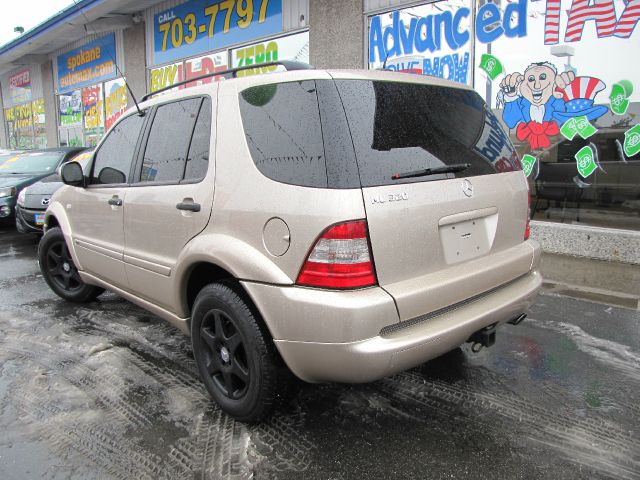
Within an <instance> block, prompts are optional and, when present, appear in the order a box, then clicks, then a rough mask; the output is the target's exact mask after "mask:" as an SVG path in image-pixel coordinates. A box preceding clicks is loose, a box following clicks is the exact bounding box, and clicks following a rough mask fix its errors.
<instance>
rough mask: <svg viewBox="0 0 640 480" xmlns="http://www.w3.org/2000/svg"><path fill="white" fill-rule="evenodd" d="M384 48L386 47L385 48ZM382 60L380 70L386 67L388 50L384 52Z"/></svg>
mask: <svg viewBox="0 0 640 480" xmlns="http://www.w3.org/2000/svg"><path fill="white" fill-rule="evenodd" d="M385 50H386V48H385ZM384 53H385V54H384V62H382V70H386V69H387V59H388V58H389V52H384Z"/></svg>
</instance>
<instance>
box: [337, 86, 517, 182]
mask: <svg viewBox="0 0 640 480" xmlns="http://www.w3.org/2000/svg"><path fill="white" fill-rule="evenodd" d="M335 83H336V85H337V87H338V91H339V93H340V97H341V99H342V102H343V105H344V108H345V112H346V114H347V120H348V123H349V129H350V131H351V135H352V137H353V145H354V147H355V151H356V158H357V161H358V168H359V172H360V180H361V182H362V186H365V187H366V186H376V185H387V184H396V183H406V182H420V181H428V180H440V179H445V178H453V177H454V176H462V177H468V176H473V175H485V174H491V173H496V172H500V171H510V170H514V169H515V168H517V167H518V165H519V163H518V160H517V156H516V153H515V150H514V148H513V146H512V144H511V142H510V141H509V138H508V136H507V134H506V133H505V132H504V129H503V128H502V126H501V124H500V122H499V121H498V119H497V118H496V117H495V116H494V115H493V114H492V113H491V112H489V111H488V109H486V108H485V104H484V102H483V101H482V99H481V98H480V96H479V95H478V94H477V93H475V92H473V91H468V90H462V89H457V88H449V87H442V86H432V85H421V84H409V83H398V82H378V81H376V82H373V81H362V80H339V81H336V82H335ZM459 163H469V164H471V166H470V168H468V169H467V170H465V171H464V172H460V173H456V174H453V173H450V174H439V175H433V176H428V177H414V178H406V179H401V180H392V179H391V176H392V175H393V174H394V173H404V172H410V171H415V170H423V169H427V168H437V167H443V166H446V165H452V164H459Z"/></svg>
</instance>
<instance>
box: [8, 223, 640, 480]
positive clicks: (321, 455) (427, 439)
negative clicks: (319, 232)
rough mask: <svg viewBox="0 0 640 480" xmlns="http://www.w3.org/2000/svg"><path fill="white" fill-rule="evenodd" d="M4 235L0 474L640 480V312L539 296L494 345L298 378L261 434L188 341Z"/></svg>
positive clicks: (25, 241) (20, 239) (33, 244)
mask: <svg viewBox="0 0 640 480" xmlns="http://www.w3.org/2000/svg"><path fill="white" fill-rule="evenodd" d="M36 250H37V239H36V238H35V237H30V236H23V235H20V234H18V233H17V232H15V230H14V229H12V228H10V227H2V226H0V479H3V480H8V479H31V478H37V479H108V478H116V479H136V480H139V479H147V478H149V479H159V478H171V479H174V478H175V479H179V478H198V479H201V478H202V479H204V478H211V479H227V478H233V479H236V478H239V479H245V478H256V479H298V478H304V479H305V480H312V479H334V480H343V479H344V480H346V479H369V478H372V479H373V478H384V479H393V478H403V479H404V478H419V479H427V478H438V479H439V478H479V479H485V478H486V479H498V478H499V479H516V478H535V479H537V478H549V479H551V478H553V479H583V478H584V479H587V478H588V479H591V478H619V479H640V312H638V311H637V310H636V311H634V310H630V309H621V308H616V307H611V306H607V305H603V304H598V303H591V302H588V301H584V300H578V299H574V298H570V297H563V296H557V295H552V294H543V295H541V296H540V297H539V299H538V301H537V302H536V304H535V305H534V306H533V307H532V308H531V311H530V317H529V319H528V320H526V321H525V322H524V323H522V324H521V325H520V326H517V327H514V326H507V327H504V328H502V329H501V330H500V331H499V333H498V336H497V342H496V345H495V346H493V347H492V348H490V349H485V350H482V351H481V352H480V353H478V354H474V353H472V352H471V351H470V350H469V348H468V346H465V347H463V348H462V349H459V350H456V351H454V352H452V353H450V354H447V355H445V356H444V357H441V358H439V359H436V360H434V361H431V362H429V363H426V364H424V365H423V366H421V367H419V368H416V369H414V370H411V371H408V372H405V373H402V374H399V375H396V376H393V377H389V378H385V379H383V380H381V381H378V382H375V383H372V384H367V385H338V384H330V385H301V386H300V389H299V392H298V394H297V396H296V397H295V398H294V399H293V400H292V402H291V403H290V404H289V405H287V406H286V407H283V408H281V409H279V410H278V411H277V412H276V413H275V414H274V416H273V417H272V418H271V419H270V420H269V421H268V422H265V423H263V424H260V425H255V426H247V425H245V424H242V423H239V422H235V421H234V420H233V419H231V418H229V417H227V416H226V415H225V414H223V413H221V412H220V411H219V410H218V409H217V408H216V407H215V405H213V404H212V403H211V402H210V401H209V399H208V397H207V394H206V391H205V389H204V387H203V386H202V385H201V383H200V381H199V379H198V376H197V372H196V369H195V365H194V362H193V360H192V356H191V346H190V344H189V339H188V338H186V337H184V336H183V335H182V334H181V333H180V332H178V331H177V330H175V329H174V328H172V327H171V326H169V325H168V324H165V323H164V322H163V321H161V320H160V319H158V318H157V317H155V316H153V315H151V314H149V313H147V312H145V311H143V310H141V309H139V308H137V307H135V306H133V305H131V304H130V303H128V302H126V301H125V300H123V299H121V298H120V297H118V296H116V295H113V294H105V295H103V296H102V297H100V298H99V300H98V301H96V302H93V303H90V304H87V305H82V306H77V305H72V304H68V303H65V302H64V301H62V300H61V299H59V298H58V297H56V296H55V295H54V294H53V293H52V292H51V291H50V290H49V289H48V287H47V285H46V284H45V282H44V280H43V279H42V277H41V276H40V273H39V270H38V266H37V262H36V259H35V253H36Z"/></svg>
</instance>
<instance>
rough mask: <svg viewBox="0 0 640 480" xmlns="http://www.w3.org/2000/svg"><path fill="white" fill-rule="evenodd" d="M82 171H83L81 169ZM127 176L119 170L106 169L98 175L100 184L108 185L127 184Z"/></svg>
mask: <svg viewBox="0 0 640 480" xmlns="http://www.w3.org/2000/svg"><path fill="white" fill-rule="evenodd" d="M80 171H82V169H80ZM126 182H127V176H126V175H125V174H124V173H122V172H121V171H120V170H118V169H117V168H111V167H104V168H103V169H102V170H100V173H99V174H98V183H103V184H106V185H111V184H117V183H126Z"/></svg>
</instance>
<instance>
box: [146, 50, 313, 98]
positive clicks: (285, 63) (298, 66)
mask: <svg viewBox="0 0 640 480" xmlns="http://www.w3.org/2000/svg"><path fill="white" fill-rule="evenodd" d="M275 65H279V66H282V67H284V68H285V69H286V70H287V71H291V70H311V69H313V66H311V65H309V64H308V63H303V62H295V61H293V60H281V61H277V62H267V63H259V64H256V65H245V66H243V67H237V68H229V69H228V70H221V71H219V72H213V73H207V74H205V75H200V76H198V77H193V78H190V79H189V80H183V81H182V82H178V83H174V84H173V85H169V86H167V87H164V88H161V89H160V90H156V91H155V92H151V93H147V94H146V95H145V96H144V97H142V100H141V101H143V102H144V101H145V100H148V99H149V98H151V97H153V96H154V95H157V94H159V93H162V92H166V91H167V90H171V89H173V88H176V87H179V86H181V85H186V84H187V83H191V82H197V81H198V80H202V79H205V78H210V77H224V78H235V77H237V73H238V72H241V71H243V70H249V69H252V68H263V67H271V66H275Z"/></svg>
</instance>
